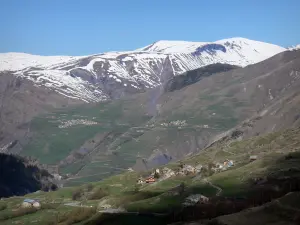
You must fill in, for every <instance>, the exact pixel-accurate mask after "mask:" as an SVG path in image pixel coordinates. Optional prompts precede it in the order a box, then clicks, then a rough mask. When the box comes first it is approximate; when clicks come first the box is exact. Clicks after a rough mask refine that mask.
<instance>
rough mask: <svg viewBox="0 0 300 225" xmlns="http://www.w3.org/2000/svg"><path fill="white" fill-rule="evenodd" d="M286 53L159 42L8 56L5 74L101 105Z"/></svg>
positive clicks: (228, 43) (246, 43)
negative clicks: (202, 72) (196, 73)
mask: <svg viewBox="0 0 300 225" xmlns="http://www.w3.org/2000/svg"><path fill="white" fill-rule="evenodd" d="M284 50H286V49H285V48H282V47H280V46H276V45H272V44H268V43H263V42H258V41H252V40H248V39H244V38H231V39H225V40H220V41H216V42H211V43H210V42H184V41H158V42H155V43H153V44H151V45H149V46H146V47H144V48H140V49H137V50H134V51H128V52H107V53H103V54H96V55H90V56H81V57H69V56H36V55H29V54H24V53H2V54H0V65H1V66H0V71H11V72H10V73H11V74H13V75H15V76H17V77H21V78H25V79H27V80H30V81H32V82H33V83H34V85H35V86H41V87H44V88H46V89H50V90H53V91H55V92H56V93H58V94H60V95H62V96H65V97H67V98H72V99H77V100H80V101H84V102H99V101H103V100H106V99H116V98H120V97H122V96H124V95H128V94H132V93H138V92H142V91H145V90H146V89H149V88H153V87H156V86H159V85H161V84H162V83H164V82H166V81H167V80H169V79H171V78H172V77H173V76H176V75H178V74H182V73H184V72H186V71H189V70H193V69H197V68H200V67H202V66H206V65H209V64H214V63H227V64H231V65H237V66H242V67H244V66H247V65H249V64H253V63H257V62H260V61H262V60H265V59H267V58H269V57H271V56H273V55H275V54H277V53H279V52H282V51H284Z"/></svg>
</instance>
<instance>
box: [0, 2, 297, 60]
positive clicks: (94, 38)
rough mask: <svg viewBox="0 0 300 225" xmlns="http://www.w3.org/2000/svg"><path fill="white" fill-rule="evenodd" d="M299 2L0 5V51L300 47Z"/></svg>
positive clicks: (63, 52)
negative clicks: (230, 44) (166, 43)
mask: <svg viewBox="0 0 300 225" xmlns="http://www.w3.org/2000/svg"><path fill="white" fill-rule="evenodd" d="M299 9H300V1H299V0H285V1H283V0H209V1H208V0H123V1H121V0H0V28H1V30H0V31H1V35H0V52H27V53H32V54H41V55H87V54H94V53H100V52H105V51H116V50H120V51H121V50H133V49H136V48H139V47H143V46H145V45H148V44H151V43H153V42H155V41H158V40H187V41H215V40H220V39H224V38H229V37H245V38H249V39H253V40H259V41H265V42H269V43H274V44H278V45H281V46H285V47H286V46H291V45H295V44H299V43H300V29H299V28H300V11H299Z"/></svg>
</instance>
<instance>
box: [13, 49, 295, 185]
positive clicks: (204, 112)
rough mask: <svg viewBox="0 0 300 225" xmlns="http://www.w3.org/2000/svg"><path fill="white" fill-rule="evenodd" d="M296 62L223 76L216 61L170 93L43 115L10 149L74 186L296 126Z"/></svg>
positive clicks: (291, 54)
mask: <svg viewBox="0 0 300 225" xmlns="http://www.w3.org/2000/svg"><path fill="white" fill-rule="evenodd" d="M299 60H300V52H299V51H286V52H283V53H280V54H278V55H276V56H273V57H271V58H269V59H267V60H265V61H263V62H260V63H257V64H254V65H249V66H247V67H245V68H232V70H229V71H226V70H224V68H222V67H220V66H219V65H218V64H217V65H216V67H215V71H214V70H213V69H212V66H208V67H207V68H208V70H207V71H205V67H204V68H201V69H199V71H198V72H199V73H197V72H195V71H192V72H191V73H192V74H194V75H195V76H196V77H200V78H201V77H202V78H201V79H200V81H198V82H196V83H193V84H191V85H188V86H184V82H183V83H182V84H183V86H182V87H180V88H179V89H177V90H174V91H169V90H168V89H164V88H159V89H152V90H148V91H147V92H145V93H140V94H137V95H132V96H128V97H126V98H122V99H120V100H114V101H107V102H105V103H97V104H88V105H85V106H80V107H75V108H72V109H70V108H66V109H63V110H59V111H55V112H53V113H51V114H48V115H41V116H39V117H36V118H35V119H34V120H33V121H32V122H31V123H30V131H29V133H28V135H27V137H26V138H23V139H19V140H21V141H20V145H18V146H23V147H22V148H20V149H16V148H15V147H13V148H10V149H9V151H11V152H14V151H17V152H18V151H19V150H20V151H21V154H24V155H28V156H34V157H36V158H38V159H39V160H40V161H41V162H42V163H46V164H48V165H51V166H53V165H58V167H59V169H60V172H61V173H64V174H67V173H69V174H73V175H72V177H70V178H69V179H68V180H67V184H68V185H75V184H78V183H85V182H87V181H96V180H99V179H102V178H103V177H107V176H109V175H110V174H115V173H120V172H122V171H124V170H126V169H128V168H129V167H133V168H134V169H136V170H146V169H149V168H152V167H155V166H158V165H161V164H164V163H167V162H169V161H174V160H178V159H181V158H182V157H186V156H188V155H191V154H195V153H197V152H199V151H200V150H201V149H203V148H205V147H207V146H208V145H210V144H212V143H214V142H215V141H218V140H222V138H225V139H226V138H228V137H229V139H230V138H231V136H232V137H234V138H235V137H237V138H244V137H252V136H256V135H258V134H264V133H268V132H272V131H276V130H280V129H283V128H288V127H291V126H297V124H299V117H298V112H299V104H298V103H299V85H300V83H299V71H300V67H299V66H300V64H299ZM218 69H219V72H220V73H213V74H212V75H208V74H207V72H208V71H210V73H212V72H216V71H218ZM220 69H221V70H220ZM201 73H203V74H204V75H203V76H201ZM182 76H183V78H182V80H183V81H186V80H188V79H189V76H190V75H189V72H188V73H186V74H184V75H182ZM192 77H193V76H192ZM177 79H178V78H175V80H177ZM196 81H197V79H196ZM234 131H236V132H234ZM230 132H232V133H230ZM234 138H233V139H234ZM11 141H13V140H11ZM96 171H97V172H96Z"/></svg>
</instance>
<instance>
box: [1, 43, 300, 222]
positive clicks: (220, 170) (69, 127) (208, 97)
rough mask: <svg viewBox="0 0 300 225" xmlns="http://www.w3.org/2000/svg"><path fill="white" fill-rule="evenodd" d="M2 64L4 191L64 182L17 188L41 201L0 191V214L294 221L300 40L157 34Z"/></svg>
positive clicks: (11, 58) (298, 184)
mask: <svg viewBox="0 0 300 225" xmlns="http://www.w3.org/2000/svg"><path fill="white" fill-rule="evenodd" d="M0 62H1V64H0V65H1V68H0V70H1V72H0V104H1V105H0V152H1V154H0V156H1V159H2V161H3V162H5V163H6V164H5V163H2V164H3V165H4V166H2V168H1V170H0V173H1V174H2V175H4V176H3V177H5V180H4V185H3V184H1V185H0V186H1V187H0V189H1V188H2V190H1V191H2V192H4V195H3V194H2V195H3V196H9V195H14V194H17V195H21V194H25V193H28V192H32V191H36V190H37V189H40V188H42V189H44V190H49V189H53V190H54V189H56V188H57V187H56V183H57V184H59V186H60V189H59V190H58V191H53V192H52V191H51V192H35V193H32V194H29V195H26V197H24V198H28V197H29V198H34V199H38V200H39V201H40V202H41V203H42V208H41V209H40V210H39V211H36V210H28V211H27V210H24V211H22V210H18V209H17V207H19V205H20V201H21V200H20V199H22V198H23V197H12V198H8V199H3V200H1V202H0V221H1V222H4V224H12V223H18V222H19V221H18V220H19V219H21V220H24V221H26V222H28V224H32V223H34V222H37V223H43V224H44V223H45V224H61V223H64V224H76V223H78V222H79V223H80V224H141V223H144V222H142V221H145V222H147V224H148V223H149V224H171V223H176V224H182V225H183V224H206V225H208V224H210V225H212V224H219V225H225V224H227V225H237V224H241V221H243V222H242V223H243V224H253V223H256V224H259V225H260V224H274V223H276V224H284V225H285V224H298V222H299V221H300V220H299V196H300V195H299V191H300V179H299V178H300V172H299V171H300V168H299V161H300V154H299V149H300V147H299V146H300V142H299V140H300V139H299V135H300V129H299V126H300V115H299V110H300V91H299V90H300V49H299V46H295V47H292V48H287V49H286V48H282V47H280V46H276V45H271V44H267V43H262V42H257V41H251V40H248V39H244V38H232V39H226V40H221V41H216V42H212V43H204V42H184V41H158V42H155V43H154V44H151V45H149V46H146V47H143V48H140V49H137V50H134V51H130V52H109V53H103V54H97V55H91V56H80V57H69V56H58V57H56V56H33V55H28V54H24V53H3V54H1V55H0ZM14 155H16V156H14ZM21 157H25V158H26V160H23V159H22V158H21ZM8 159H9V160H8ZM32 163H33V164H34V165H33V167H30V166H31V165H32ZM2 164H1V165H2ZM6 167H8V168H6ZM15 167H16V168H18V169H17V170H16V169H15ZM45 169H46V170H45ZM154 169H155V170H154ZM153 170H154V171H159V172H157V173H158V174H157V173H156V172H155V173H153V174H154V175H153V176H154V177H155V179H156V182H154V183H152V184H148V183H145V182H144V183H139V182H138V181H141V180H143V179H146V180H147V178H148V177H149V176H150V174H151V172H152V171H153ZM47 171H49V172H50V173H48V172H47ZM13 173H17V174H18V175H19V176H21V177H23V178H24V179H22V180H20V185H21V186H20V187H17V186H15V185H14V181H13V179H12V178H13V176H11V174H13ZM23 174H25V175H23ZM56 179H58V180H59V182H58V180H56ZM2 183H3V182H2ZM32 183H34V185H32ZM62 185H63V186H64V187H62ZM10 187H14V189H11V190H13V191H11V192H9V191H8V190H10ZM0 194H1V193H0ZM199 197H200V200H201V199H202V200H201V201H200V200H199ZM194 199H196V200H195V202H194V203H193V201H194ZM187 200H188V202H187ZM202 201H203V202H202ZM191 203H193V204H191ZM79 204H80V205H79ZM74 207H75V208H74ZM78 207H80V208H78ZM252 207H254V208H252ZM72 208H73V210H72ZM65 211H66V212H65ZM222 215H226V216H222ZM211 218H216V219H215V220H208V219H211ZM197 220H198V221H197ZM180 221H181V222H180ZM188 221H195V222H191V223H189V222H188ZM177 222H178V223H177Z"/></svg>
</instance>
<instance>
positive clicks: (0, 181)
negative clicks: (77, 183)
mask: <svg viewBox="0 0 300 225" xmlns="http://www.w3.org/2000/svg"><path fill="white" fill-rule="evenodd" d="M0 175H1V176H0V198H1V197H9V196H14V195H25V194H28V193H31V192H35V191H38V190H43V191H48V190H52V191H53V190H56V189H57V185H56V184H55V183H56V182H55V178H54V177H53V176H52V175H51V174H49V172H48V171H46V170H44V169H41V168H39V166H38V165H36V164H35V163H33V162H30V161H29V160H27V159H24V158H21V157H19V156H14V155H6V154H3V153H0Z"/></svg>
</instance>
